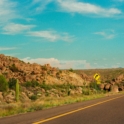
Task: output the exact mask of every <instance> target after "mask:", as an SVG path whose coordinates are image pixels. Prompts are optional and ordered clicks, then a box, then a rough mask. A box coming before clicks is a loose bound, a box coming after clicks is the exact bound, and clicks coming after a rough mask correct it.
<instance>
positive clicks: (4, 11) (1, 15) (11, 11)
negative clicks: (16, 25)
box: [0, 0, 19, 23]
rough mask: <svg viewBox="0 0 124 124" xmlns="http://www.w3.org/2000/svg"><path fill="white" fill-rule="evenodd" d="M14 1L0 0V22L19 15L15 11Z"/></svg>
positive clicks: (15, 4)
mask: <svg viewBox="0 0 124 124" xmlns="http://www.w3.org/2000/svg"><path fill="white" fill-rule="evenodd" d="M16 6H17V3H16V2H12V1H10V0H0V23H5V22H7V21H10V20H11V19H14V18H17V17H19V15H18V14H17V12H16V11H15V7H16Z"/></svg>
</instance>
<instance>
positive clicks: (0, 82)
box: [0, 54, 124, 117]
mask: <svg viewBox="0 0 124 124" xmlns="http://www.w3.org/2000/svg"><path fill="white" fill-rule="evenodd" d="M95 73H99V75H100V76H101V80H100V81H101V84H97V83H96V81H95V80H94V78H93V75H94V74H95ZM123 89H124V69H106V70H105V69H104V70H100V69H99V70H73V69H68V70H60V69H58V68H55V67H51V66H50V65H49V64H45V65H38V64H36V63H33V64H30V63H25V62H23V61H21V60H19V59H17V58H14V57H10V56H4V55H2V54H0V117H4V116H8V115H13V114H18V113H25V112H31V111H36V110H42V109H45V108H50V107H54V106H60V105H63V104H69V103H75V102H81V101H85V100H90V99H95V98H100V97H103V96H106V95H108V94H113V93H118V92H119V91H123Z"/></svg>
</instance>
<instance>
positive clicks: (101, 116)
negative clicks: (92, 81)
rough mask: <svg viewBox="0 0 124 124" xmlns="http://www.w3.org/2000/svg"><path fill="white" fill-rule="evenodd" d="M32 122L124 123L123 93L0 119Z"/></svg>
mask: <svg viewBox="0 0 124 124" xmlns="http://www.w3.org/2000/svg"><path fill="white" fill-rule="evenodd" d="M41 120H42V121H41ZM43 121H46V122H43ZM32 123H34V124H41V123H43V124H124V95H115V96H109V97H105V98H101V99H97V100H91V101H86V102H81V103H76V104H71V105H65V106H61V107H55V108H52V109H47V110H42V111H38V112H32V113H27V114H20V115H16V116H12V117H5V118H1V119H0V124H32Z"/></svg>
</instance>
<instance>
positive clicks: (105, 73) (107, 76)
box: [74, 68, 124, 82]
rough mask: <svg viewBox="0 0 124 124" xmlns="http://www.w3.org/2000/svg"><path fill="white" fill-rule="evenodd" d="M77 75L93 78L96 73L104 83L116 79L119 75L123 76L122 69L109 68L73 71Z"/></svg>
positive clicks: (123, 69)
mask: <svg viewBox="0 0 124 124" xmlns="http://www.w3.org/2000/svg"><path fill="white" fill-rule="evenodd" d="M74 72H75V73H77V74H81V73H82V72H83V73H85V74H86V75H88V76H93V75H94V74H96V73H98V74H99V75H100V76H101V80H102V81H103V82H105V81H106V80H113V79H117V78H118V77H119V76H120V75H123V74H124V68H111V69H84V70H75V71H74Z"/></svg>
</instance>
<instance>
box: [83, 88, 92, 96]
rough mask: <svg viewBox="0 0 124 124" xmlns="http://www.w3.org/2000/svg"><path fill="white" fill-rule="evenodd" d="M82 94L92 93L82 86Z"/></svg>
mask: <svg viewBox="0 0 124 124" xmlns="http://www.w3.org/2000/svg"><path fill="white" fill-rule="evenodd" d="M82 94H84V95H91V94H92V93H91V91H90V89H89V88H83V89H82Z"/></svg>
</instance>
